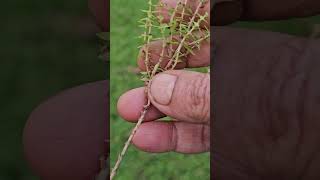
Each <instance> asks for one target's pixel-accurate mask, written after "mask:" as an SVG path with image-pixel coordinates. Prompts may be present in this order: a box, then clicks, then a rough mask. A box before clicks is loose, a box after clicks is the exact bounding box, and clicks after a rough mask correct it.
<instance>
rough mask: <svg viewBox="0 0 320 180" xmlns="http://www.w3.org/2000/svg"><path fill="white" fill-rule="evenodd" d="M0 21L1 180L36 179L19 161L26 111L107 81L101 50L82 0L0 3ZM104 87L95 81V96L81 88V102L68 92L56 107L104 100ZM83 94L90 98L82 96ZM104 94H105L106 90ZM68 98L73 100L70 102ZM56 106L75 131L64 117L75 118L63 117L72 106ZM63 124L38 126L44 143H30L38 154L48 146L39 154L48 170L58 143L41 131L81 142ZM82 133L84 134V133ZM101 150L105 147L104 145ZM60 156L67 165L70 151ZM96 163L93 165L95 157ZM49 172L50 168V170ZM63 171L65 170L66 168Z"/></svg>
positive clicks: (20, 159)
mask: <svg viewBox="0 0 320 180" xmlns="http://www.w3.org/2000/svg"><path fill="white" fill-rule="evenodd" d="M0 22H1V25H0V26H1V29H0V39H1V42H0V46H1V48H0V100H1V103H0V114H1V117H0V179H1V180H2V179H3V180H33V179H39V178H37V176H36V174H39V172H32V171H31V169H30V168H29V167H28V165H27V162H26V160H25V158H24V154H23V145H22V133H23V128H24V125H25V123H26V121H27V119H28V116H29V114H30V112H32V111H33V110H34V109H35V108H36V107H37V106H38V105H39V104H40V103H42V102H45V101H46V100H47V99H48V98H49V97H52V96H55V95H56V94H57V93H60V96H63V95H67V94H64V93H62V94H61V91H64V90H66V89H69V88H72V87H76V86H79V85H83V84H86V83H90V82H95V81H100V80H104V79H106V77H107V74H108V71H106V70H107V65H106V63H105V62H103V61H102V60H101V59H98V55H99V52H100V50H99V49H100V48H101V47H100V46H99V45H98V38H97V36H96V33H97V32H99V31H100V30H99V28H98V27H97V26H96V24H95V20H94V18H93V16H92V15H91V14H90V13H89V9H88V2H87V1H85V0H83V1H77V0H68V1H64V0H54V1H40V0H30V1H24V0H15V1H8V0H5V1H2V2H1V7H0ZM107 84H108V83H107V82H106V81H105V82H104V84H102V85H101V82H100V86H101V87H99V88H98V90H97V91H92V90H89V91H85V88H84V89H82V91H84V95H85V97H84V96H82V95H78V97H77V96H76V94H74V93H72V92H71V93H70V91H69V93H70V94H69V96H68V97H67V98H66V99H67V102H68V103H63V102H62V104H61V102H59V103H60V104H59V106H58V107H59V108H61V107H63V105H70V102H77V105H79V106H81V103H88V102H89V101H83V99H82V101H81V98H82V97H84V99H85V98H88V99H91V98H90V96H93V99H94V97H97V96H95V95H94V93H95V92H97V93H100V94H101V96H103V94H102V92H103V91H101V89H104V88H106V85H107ZM94 86H95V87H97V86H96V85H94ZM98 86H99V85H98ZM85 87H88V86H85ZM87 92H91V93H92V94H91V95H90V94H87ZM105 94H107V89H106V93H105ZM70 97H71V98H72V97H75V98H76V99H75V101H73V100H72V99H70ZM103 97H104V96H103ZM76 100H78V101H76ZM71 104H72V103H71ZM96 104H99V103H96ZM105 104H107V102H106V103H105ZM101 105H102V104H100V105H98V106H101ZM53 107H54V106H53ZM58 107H57V109H56V110H57V111H58V112H57V113H60V112H64V113H66V114H64V115H66V116H67V118H65V119H64V120H65V121H68V120H72V123H75V125H74V127H77V121H76V120H75V119H74V118H73V117H70V116H69V115H72V114H76V113H75V112H73V113H70V114H68V112H70V111H72V110H73V107H71V106H65V107H64V109H61V111H59V109H58ZM75 109H76V110H79V109H77V108H75ZM46 110H47V111H49V112H48V114H47V115H50V113H51V115H52V113H53V112H54V110H55V109H50V108H49V109H46ZM99 113H100V115H101V114H103V113H105V114H107V108H105V109H100V112H99ZM87 114H88V113H87ZM89 114H90V113H89ZM44 116H45V115H44ZM66 116H64V117H66ZM68 116H69V118H68ZM75 117H76V116H75ZM76 118H78V117H76ZM87 118H88V119H89V118H90V117H87ZM105 118H107V117H105ZM62 119H63V118H61V119H54V118H52V119H50V120H52V121H51V122H52V123H53V122H55V121H56V122H60V123H61V124H55V125H57V126H56V127H55V126H53V125H54V123H53V124H50V123H44V124H42V126H41V129H42V130H43V132H42V133H43V138H42V140H43V142H41V141H40V139H37V140H35V143H37V145H38V146H41V143H44V144H43V146H42V147H41V148H43V150H45V148H49V147H50V148H49V149H47V150H48V151H47V152H43V151H42V153H43V154H42V155H43V156H42V158H43V159H42V160H43V161H45V160H49V162H48V164H49V165H48V167H50V160H52V158H54V157H55V156H57V157H59V156H58V154H55V153H57V151H55V149H52V148H51V146H50V145H52V147H54V146H53V145H54V143H57V146H58V145H59V140H58V139H56V141H54V140H53V139H50V137H49V136H48V135H47V134H45V133H46V132H48V131H51V132H52V133H57V137H58V136H59V135H60V136H59V137H60V138H61V139H62V141H63V138H64V137H66V136H67V135H68V137H73V138H74V139H79V141H81V136H80V135H81V134H79V132H80V131H79V132H78V134H77V133H76V132H75V131H73V129H72V127H73V124H72V123H68V122H65V121H63V122H62V121H61V120H62ZM38 120H43V121H41V123H43V122H44V121H45V120H47V119H46V118H40V119H38ZM80 122H81V121H80ZM64 123H65V124H64ZM86 123H88V122H86ZM88 124H90V123H88ZM92 124H94V123H92ZM96 124H98V123H96ZM102 124H103V123H102ZM63 125H67V126H65V128H66V127H68V128H69V129H68V130H69V133H67V134H65V135H66V136H63V132H62V131H59V128H60V127H63ZM78 125H79V123H78ZM85 125H86V124H85V122H82V124H81V125H79V126H83V127H82V128H84V126H85ZM33 126H36V125H33ZM45 128H48V130H46V129H45ZM55 128H56V129H55ZM78 130H79V129H78ZM82 130H83V132H87V131H86V130H85V129H82ZM100 130H101V129H100ZM104 130H106V126H104ZM39 133H40V132H39ZM72 133H74V134H72ZM103 133H105V134H106V132H101V134H103ZM40 134H41V133H40ZM40 134H38V135H40ZM46 138H47V139H46ZM61 139H60V140H61ZM69 140H70V139H69ZM101 144H102V146H103V144H106V143H105V142H101ZM69 145H70V144H69ZM66 147H67V145H66ZM80 147H81V146H80ZM32 148H36V146H32V147H31V149H32ZM61 148H63V147H61ZM69 148H70V147H69ZM103 148H106V147H105V146H103ZM71 149H72V148H70V149H68V151H70V150H71ZM34 150H35V151H36V150H39V149H34ZM73 150H74V152H80V153H78V155H79V154H81V151H82V149H73ZM60 153H61V158H63V159H64V160H66V162H65V163H66V164H69V165H70V164H71V160H72V152H70V155H71V160H67V159H65V158H68V157H63V156H64V155H65V154H66V153H64V152H62V151H61V152H60ZM82 155H83V154H82ZM101 155H103V154H101ZM46 158H48V159H46ZM96 158H97V159H96V160H97V164H98V163H99V157H96ZM56 160H57V161H58V160H59V159H56ZM81 160H83V159H79V161H76V162H75V163H74V165H70V166H69V168H70V169H72V168H75V169H76V167H77V162H81ZM29 164H30V163H29ZM66 164H64V165H66ZM38 165H39V164H38ZM45 166H46V164H43V168H46V167H45ZM97 166H98V165H97ZM51 168H54V167H53V166H51ZM70 169H69V170H70ZM66 170H67V171H68V169H66Z"/></svg>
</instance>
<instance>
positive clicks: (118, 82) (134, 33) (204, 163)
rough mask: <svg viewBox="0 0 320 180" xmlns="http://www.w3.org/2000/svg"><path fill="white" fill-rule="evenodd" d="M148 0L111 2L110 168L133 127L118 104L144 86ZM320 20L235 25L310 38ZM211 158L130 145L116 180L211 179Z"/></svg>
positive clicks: (204, 155)
mask: <svg viewBox="0 0 320 180" xmlns="http://www.w3.org/2000/svg"><path fill="white" fill-rule="evenodd" d="M146 2H147V1H146V0H135V1H127V0H111V39H110V40H111V52H110V53H111V54H110V59H111V71H110V72H111V90H110V92H111V119H110V124H111V149H110V152H111V166H113V165H114V163H115V161H116V159H117V156H118V153H119V152H120V150H121V149H122V147H123V144H124V142H125V141H126V140H127V138H128V135H129V133H130V131H131V129H132V127H133V124H130V123H127V122H125V121H123V120H122V119H121V118H120V117H119V116H118V114H117V110H116V103H117V99H118V98H119V97H120V95H121V94H123V93H124V92H126V91H127V90H129V89H133V88H136V87H140V86H143V84H142V82H141V81H140V80H139V75H137V73H136V72H137V69H136V57H137V55H138V48H137V47H138V46H139V45H141V44H139V43H140V40H139V39H138V38H137V37H138V35H139V34H140V33H141V29H139V28H138V23H137V21H138V20H139V19H141V18H142V16H143V14H142V12H141V11H140V10H141V9H146ZM318 23H319V24H320V18H319V17H312V18H308V19H299V20H297V19H296V20H290V21H279V22H268V23H266V22H261V23H252V22H250V23H248V22H241V23H235V24H233V25H232V26H236V27H247V28H252V29H264V30H270V31H277V32H284V33H288V34H293V35H299V36H309V35H310V34H311V33H313V32H315V27H316V26H315V24H318ZM209 161H210V156H209V154H208V153H205V154H200V155H182V154H177V153H164V154H148V153H144V152H141V151H139V150H137V149H136V148H134V147H133V146H131V148H129V151H128V153H127V155H126V156H125V158H124V160H123V163H122V165H121V168H120V170H119V172H118V175H117V179H121V180H131V179H134V180H136V179H141V180H144V179H145V180H162V179H183V180H189V179H190V180H193V179H210V162H209Z"/></svg>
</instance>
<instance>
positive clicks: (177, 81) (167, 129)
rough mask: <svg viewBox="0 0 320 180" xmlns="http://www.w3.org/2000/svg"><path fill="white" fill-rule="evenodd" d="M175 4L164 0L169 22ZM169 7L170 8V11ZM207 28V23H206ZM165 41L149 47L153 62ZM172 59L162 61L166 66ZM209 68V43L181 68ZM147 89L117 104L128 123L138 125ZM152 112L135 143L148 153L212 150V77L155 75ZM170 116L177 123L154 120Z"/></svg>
mask: <svg viewBox="0 0 320 180" xmlns="http://www.w3.org/2000/svg"><path fill="white" fill-rule="evenodd" d="M173 2H174V1H163V3H166V4H167V5H168V6H164V7H163V8H161V9H160V10H161V13H162V15H164V19H165V20H166V21H168V19H169V18H168V15H167V14H168V13H167V12H168V11H167V10H168V9H169V8H174V7H175V4H171V3H173ZM189 2H191V4H189V5H188V6H190V7H191V8H196V6H197V4H198V3H196V2H195V1H189ZM167 7H169V8H167ZM209 7H210V4H209V3H206V5H205V6H204V7H202V8H201V13H202V14H203V13H204V12H208V11H209V9H210V8H209ZM203 25H204V24H203ZM161 47H162V42H160V41H156V42H152V43H151V44H150V45H149V50H150V51H149V52H150V53H151V55H150V58H151V63H154V64H156V63H157V61H158V59H159V55H160V53H161V52H160V51H161ZM168 60H169V59H163V63H162V64H161V66H162V67H165V65H166V64H167V62H168ZM143 62H144V53H142V52H141V53H140V56H139V58H138V65H139V67H140V69H142V70H145V67H144V63H143ZM209 65H210V43H209V42H207V41H206V42H204V43H203V45H202V46H201V49H200V50H197V51H195V55H190V56H188V57H187V59H185V60H184V62H182V63H180V64H179V65H178V66H177V67H178V68H185V67H188V68H193V67H204V66H209ZM144 91H145V88H138V89H134V90H131V91H129V92H127V93H125V94H124V95H123V96H121V98H120V99H119V101H118V111H119V114H120V115H121V116H122V117H123V118H124V119H126V120H129V121H131V122H135V121H137V120H138V118H139V117H140V112H141V110H142V109H143V106H144V104H145V101H146V99H145V92H144ZM149 98H150V100H151V103H152V107H151V108H150V109H149V111H148V113H147V115H146V120H145V123H143V124H142V125H141V126H140V128H139V129H138V131H137V133H136V134H135V136H134V138H133V143H134V144H135V145H136V146H137V147H138V148H140V149H142V150H145V151H149V152H167V151H176V152H181V153H200V152H206V151H209V147H210V127H209V126H210V75H209V74H204V73H197V72H191V71H184V70H173V71H166V72H164V73H160V74H158V75H156V76H155V77H154V78H153V80H152V83H151V85H150V91H149ZM163 116H169V117H171V118H173V119H174V121H170V122H168V121H166V122H164V121H155V120H158V119H159V118H161V117H163Z"/></svg>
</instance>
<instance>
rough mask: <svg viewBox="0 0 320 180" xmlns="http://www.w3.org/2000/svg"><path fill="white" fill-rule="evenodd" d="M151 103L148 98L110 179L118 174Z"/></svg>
mask: <svg viewBox="0 0 320 180" xmlns="http://www.w3.org/2000/svg"><path fill="white" fill-rule="evenodd" d="M150 104H151V103H150V100H148V102H147V104H146V105H145V106H144V109H143V111H142V113H141V116H140V118H139V120H138V122H137V124H136V125H135V127H134V128H133V130H132V131H131V133H130V136H129V138H128V140H127V142H126V143H125V145H124V147H123V149H122V151H121V153H120V154H119V157H118V160H117V162H116V164H115V165H114V167H113V169H112V171H111V174H110V180H112V179H113V178H114V177H115V175H116V173H117V170H118V169H119V167H120V164H121V162H122V159H123V156H124V155H125V154H126V152H127V150H128V148H129V146H130V144H131V141H132V138H133V136H134V135H135V134H136V132H137V130H138V128H139V126H140V125H141V124H142V122H143V120H144V118H145V116H146V113H147V111H148V109H149V107H150Z"/></svg>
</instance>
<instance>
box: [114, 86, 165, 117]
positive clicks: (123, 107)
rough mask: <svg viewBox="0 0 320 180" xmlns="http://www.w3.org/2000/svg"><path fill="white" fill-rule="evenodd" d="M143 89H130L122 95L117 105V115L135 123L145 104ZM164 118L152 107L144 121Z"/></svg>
mask: <svg viewBox="0 0 320 180" xmlns="http://www.w3.org/2000/svg"><path fill="white" fill-rule="evenodd" d="M144 91H145V88H144V87H141V88H136V89H132V90H130V91H128V92H126V93H125V94H123V95H122V96H121V97H120V98H119V100H118V103H117V110H118V114H119V115H120V116H121V117H122V118H123V119H124V120H127V121H129V122H137V121H138V119H139V118H140V116H141V111H142V110H143V106H144V105H145V104H146V97H145V92H144ZM161 117H164V114H163V113H161V112H160V111H159V110H158V109H156V108H155V107H154V106H150V108H149V110H148V112H147V114H146V116H145V121H152V120H156V119H159V118H161Z"/></svg>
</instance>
